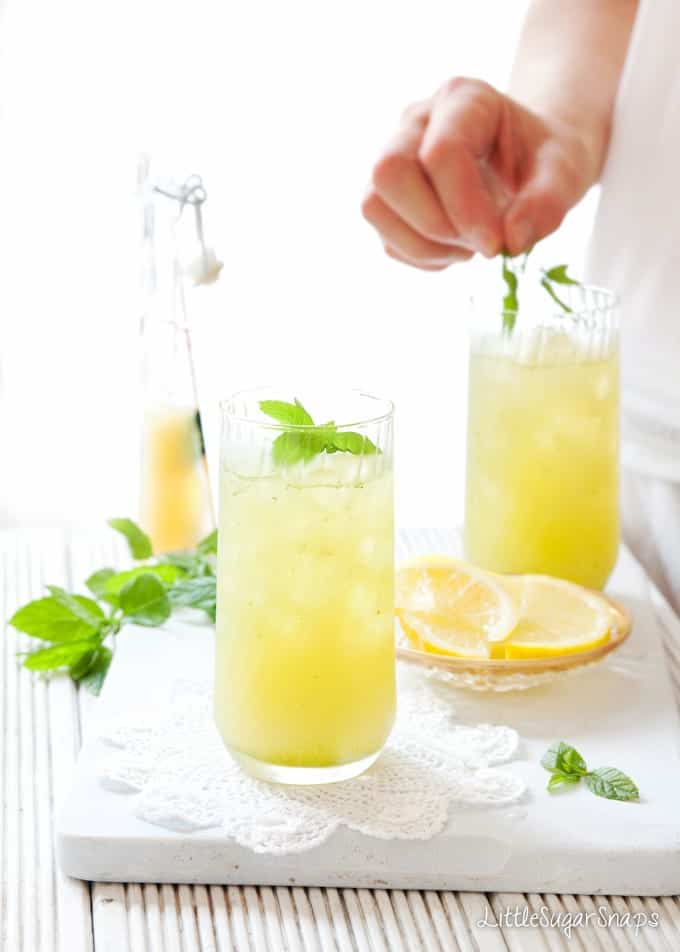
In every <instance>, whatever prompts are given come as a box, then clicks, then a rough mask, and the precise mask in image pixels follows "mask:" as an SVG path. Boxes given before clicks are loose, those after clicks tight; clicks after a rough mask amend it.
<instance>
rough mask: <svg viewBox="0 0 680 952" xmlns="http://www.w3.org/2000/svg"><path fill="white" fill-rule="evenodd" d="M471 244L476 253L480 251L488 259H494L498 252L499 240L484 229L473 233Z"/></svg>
mask: <svg viewBox="0 0 680 952" xmlns="http://www.w3.org/2000/svg"><path fill="white" fill-rule="evenodd" d="M469 243H470V244H471V245H472V249H473V250H474V251H478V252H479V253H480V254H482V255H484V256H485V257H486V258H492V257H493V256H494V255H495V254H496V252H497V250H498V240H497V239H496V236H495V235H494V234H493V233H492V232H490V231H485V230H483V229H479V230H477V231H473V232H472V234H471V235H470V239H469Z"/></svg>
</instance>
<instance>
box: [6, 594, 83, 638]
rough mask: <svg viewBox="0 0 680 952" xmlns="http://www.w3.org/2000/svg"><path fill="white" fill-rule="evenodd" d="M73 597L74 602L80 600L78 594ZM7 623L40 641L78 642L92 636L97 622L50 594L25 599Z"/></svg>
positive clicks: (80, 597)
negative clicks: (28, 600)
mask: <svg viewBox="0 0 680 952" xmlns="http://www.w3.org/2000/svg"><path fill="white" fill-rule="evenodd" d="M73 597H74V598H75V600H76V601H78V600H80V599H83V596H82V595H75V596H73ZM86 601H88V602H89V601H90V599H86ZM9 623H10V625H12V626H13V627H14V628H16V629H17V631H22V632H23V633H24V634H26V635H30V636H31V637H32V638H42V639H43V641H78V640H80V639H83V638H87V637H89V636H91V635H95V634H96V633H97V632H98V631H99V628H100V624H99V621H97V623H96V624H90V623H89V622H86V621H83V619H82V618H81V617H79V616H78V615H76V614H74V613H73V611H71V609H70V608H68V607H66V606H65V605H64V604H63V603H62V601H60V600H58V599H57V598H55V597H54V596H49V597H45V598H38V599H36V600H35V601H33V602H28V604H27V605H23V606H22V607H21V608H20V609H19V610H18V611H16V612H15V613H14V614H13V615H12V617H11V618H10V620H9Z"/></svg>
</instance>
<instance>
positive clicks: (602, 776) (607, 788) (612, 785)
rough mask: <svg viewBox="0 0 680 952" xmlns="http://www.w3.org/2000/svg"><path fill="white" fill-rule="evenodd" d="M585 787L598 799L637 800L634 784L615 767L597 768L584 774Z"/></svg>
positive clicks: (637, 794) (637, 793)
mask: <svg viewBox="0 0 680 952" xmlns="http://www.w3.org/2000/svg"><path fill="white" fill-rule="evenodd" d="M585 779H586V786H587V787H588V789H589V790H591V791H592V792H593V793H594V794H595V795H596V796H598V797H605V798H606V799H607V800H639V799H640V791H639V790H638V788H637V786H636V784H635V782H634V781H633V780H631V778H630V777H628V776H627V775H626V774H625V773H623V772H622V771H621V770H617V769H616V767H598V769H597V770H593V771H592V772H591V773H589V774H586V778H585Z"/></svg>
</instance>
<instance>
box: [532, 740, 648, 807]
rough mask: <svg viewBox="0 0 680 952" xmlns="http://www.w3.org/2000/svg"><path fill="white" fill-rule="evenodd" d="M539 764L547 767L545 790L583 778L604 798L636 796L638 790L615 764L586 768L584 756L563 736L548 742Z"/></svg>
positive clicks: (567, 784)
mask: <svg viewBox="0 0 680 952" xmlns="http://www.w3.org/2000/svg"><path fill="white" fill-rule="evenodd" d="M541 766H542V767H543V768H544V769H545V770H547V771H549V773H550V779H549V780H548V787H547V789H548V791H549V792H551V793H552V792H553V791H554V790H557V789H558V788H560V787H563V786H573V785H575V784H577V783H580V782H581V780H584V781H585V784H586V786H587V787H588V789H589V790H590V791H591V792H592V793H594V794H595V795H596V796H598V797H605V798H606V799H607V800H639V799H640V792H639V790H638V788H637V786H636V784H635V782H634V781H633V780H631V778H630V777H629V776H628V775H627V774H625V773H623V771H621V770H618V769H617V768H616V767H598V768H597V770H588V767H587V765H586V762H585V760H584V759H583V757H582V756H581V754H580V753H579V752H578V751H577V750H576V748H575V747H572V746H571V744H567V743H565V742H564V741H563V740H560V741H557V742H556V743H554V744H551V745H550V747H548V749H547V750H546V752H545V754H543V757H542V758H541Z"/></svg>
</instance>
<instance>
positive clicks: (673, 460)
mask: <svg viewBox="0 0 680 952" xmlns="http://www.w3.org/2000/svg"><path fill="white" fill-rule="evenodd" d="M679 40H680V3H678V0H640V6H639V8H638V14H637V18H636V22H635V26H634V28H633V34H632V37H631V43H630V48H629V52H628V57H627V60H626V64H625V67H624V70H623V75H622V78H621V84H620V88H619V95H618V99H617V103H616V107H615V111H614V123H613V130H612V138H611V142H610V146H609V152H608V158H607V162H606V165H605V169H604V172H603V177H602V196H601V200H600V205H599V209H598V213H597V217H596V221H595V227H594V230H593V236H592V240H591V246H590V250H589V266H588V275H587V276H588V280H589V281H591V282H593V283H595V284H601V285H603V286H605V287H607V288H610V289H612V290H614V291H616V292H618V293H619V294H620V296H621V303H622V323H621V327H622V330H621V366H622V380H623V394H622V454H623V463H624V465H625V466H627V467H631V468H633V469H635V470H636V471H638V472H642V473H645V474H647V475H650V476H656V477H659V478H662V479H668V480H673V481H678V482H680V54H679V53H678V42H679ZM679 529H680V526H679ZM678 544H679V545H680V541H679V543H678Z"/></svg>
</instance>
